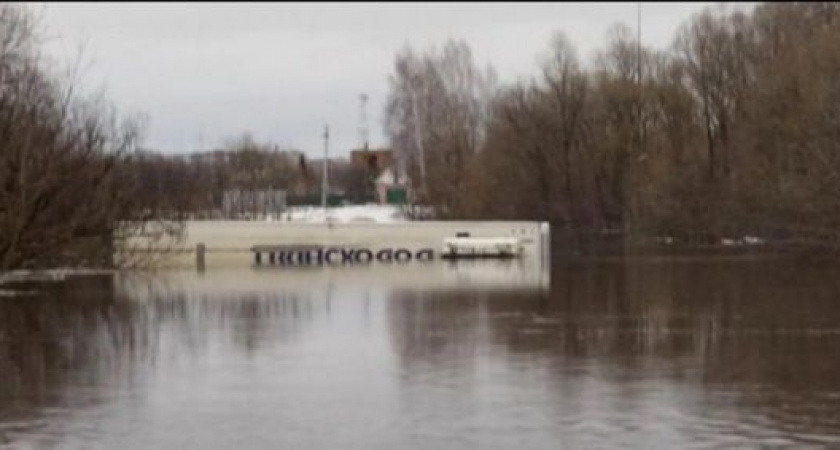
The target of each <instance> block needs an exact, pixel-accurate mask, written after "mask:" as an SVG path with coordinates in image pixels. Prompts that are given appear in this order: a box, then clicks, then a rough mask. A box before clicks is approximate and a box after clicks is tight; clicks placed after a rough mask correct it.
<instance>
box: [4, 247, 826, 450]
mask: <svg viewBox="0 0 840 450" xmlns="http://www.w3.org/2000/svg"><path fill="white" fill-rule="evenodd" d="M487 263H489V265H486V266H485V265H482V263H472V264H471V265H470V264H467V265H456V266H454V267H453V266H449V265H446V264H438V263H436V264H431V265H425V266H421V265H415V266H405V267H403V268H402V269H403V272H401V271H400V270H398V269H399V268H390V269H388V268H380V269H376V268H374V269H371V268H347V269H344V270H340V269H328V270H313V269H307V270H297V271H294V272H289V271H284V270H279V269H278V270H254V269H247V270H246V269H242V270H224V271H221V270H220V271H208V272H206V273H203V274H198V273H194V272H169V273H164V274H157V275H149V274H131V275H120V276H114V277H112V276H99V277H91V278H77V279H71V280H69V281H68V282H65V283H61V284H51V285H44V286H41V285H39V286H34V287H32V286H15V287H14V288H15V289H19V290H20V289H30V288H35V287H37V288H38V290H39V292H40V293H39V294H37V295H28V296H17V297H0V448H56V447H60V448H65V447H67V448H91V447H93V448H231V447H234V446H237V445H238V446H242V447H243V448H278V447H284V446H286V447H293V448H436V449H437V448H511V447H513V446H519V447H522V448H558V447H564V448H598V447H633V448H677V447H678V448H692V447H700V448H706V447H743V446H794V447H799V446H803V445H808V444H811V445H816V446H821V445H840V358H839V357H838V353H837V351H838V350H837V349H838V348H840V307H838V302H840V279H838V277H837V276H836V268H835V267H816V266H803V265H797V264H795V263H792V262H785V261H779V260H769V259H764V260H758V259H755V260H731V259H730V260H725V259H682V260H680V259H675V258H671V259H658V260H657V259H644V260H633V261H626V262H618V261H600V262H599V261H590V262H577V263H557V264H555V265H554V267H553V270H552V273H551V282H550V284H549V283H548V280H547V276H545V274H542V273H539V270H538V269H535V268H534V267H531V266H528V265H525V266H515V265H514V266H510V265H508V266H500V265H494V264H497V263H493V262H487Z"/></svg>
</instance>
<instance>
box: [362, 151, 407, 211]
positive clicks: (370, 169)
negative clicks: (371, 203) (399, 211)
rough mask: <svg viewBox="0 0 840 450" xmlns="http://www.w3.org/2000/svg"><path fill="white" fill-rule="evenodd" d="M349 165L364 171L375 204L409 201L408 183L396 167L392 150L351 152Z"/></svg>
mask: <svg viewBox="0 0 840 450" xmlns="http://www.w3.org/2000/svg"><path fill="white" fill-rule="evenodd" d="M350 164H351V165H352V166H353V167H356V168H358V169H363V170H365V171H366V173H367V174H368V179H369V183H370V187H371V188H372V189H373V192H372V194H373V196H374V197H375V198H376V201H377V203H379V204H381V205H384V204H392V205H393V204H404V203H406V202H407V201H408V200H409V197H410V183H409V180H408V177H407V176H406V174H405V171H404V170H402V169H401V168H399V167H398V166H399V164H398V163H397V159H396V155H395V154H394V151H393V150H389V149H379V150H370V149H361V150H352V151H351V152H350Z"/></svg>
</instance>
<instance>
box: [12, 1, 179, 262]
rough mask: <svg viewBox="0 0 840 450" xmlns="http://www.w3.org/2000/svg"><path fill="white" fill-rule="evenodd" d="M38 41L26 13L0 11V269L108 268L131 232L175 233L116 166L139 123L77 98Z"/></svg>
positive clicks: (125, 157) (126, 155)
mask: <svg viewBox="0 0 840 450" xmlns="http://www.w3.org/2000/svg"><path fill="white" fill-rule="evenodd" d="M42 37H43V36H42V35H41V34H40V30H39V27H38V23H37V20H36V18H35V17H34V16H33V15H32V14H31V13H30V12H29V11H28V10H26V9H25V8H24V7H22V6H19V5H13V4H2V5H0V272H2V271H5V270H9V269H19V268H41V267H55V266H68V265H70V266H75V265H88V266H102V265H111V264H112V263H113V260H112V255H113V248H114V245H119V244H120V243H123V242H127V240H128V239H130V238H131V237H132V236H136V235H138V234H142V233H149V232H150V230H151V229H152V228H154V229H155V230H156V231H155V232H156V233H158V235H160V236H161V237H162V238H164V237H169V236H175V235H177V233H178V227H177V223H176V224H175V226H172V224H171V223H168V221H167V220H166V218H161V217H152V216H149V215H147V214H145V212H146V211H148V210H150V209H153V206H154V203H155V202H156V201H157V200H156V199H155V198H154V197H151V196H148V195H144V192H143V191H142V190H141V189H139V187H140V186H139V185H138V184H137V183H136V182H135V180H136V177H134V176H133V174H131V173H128V172H126V170H125V169H126V168H127V166H126V163H127V162H128V161H129V160H130V158H131V155H132V153H133V151H134V149H135V146H136V143H137V140H138V138H139V136H140V131H141V129H142V126H141V125H142V121H141V120H139V119H138V118H136V117H123V116H120V115H118V114H117V113H116V111H115V110H114V108H113V107H112V106H111V105H110V104H109V103H108V102H107V101H105V99H104V98H102V97H101V96H83V95H80V94H79V93H78V92H77V91H78V83H77V82H76V81H77V78H76V77H75V76H74V75H76V74H74V73H73V72H70V73H68V74H63V73H62V72H60V71H58V70H57V69H56V66H55V64H52V63H51V61H49V60H48V59H47V58H45V57H44V56H43V55H42V52H41V46H40V44H41V42H42V40H41V39H42ZM149 219H154V223H151V222H147V220H149Z"/></svg>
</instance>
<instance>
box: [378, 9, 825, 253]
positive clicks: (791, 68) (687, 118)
mask: <svg viewBox="0 0 840 450" xmlns="http://www.w3.org/2000/svg"><path fill="white" fill-rule="evenodd" d="M633 34H634V33H633V32H632V31H631V29H630V28H629V27H627V26H624V25H617V26H615V27H614V28H612V29H611V31H610V34H609V39H608V43H607V45H606V48H604V49H603V50H602V51H600V52H598V54H597V56H596V57H595V58H594V59H593V61H591V62H590V63H589V64H583V63H582V62H581V60H580V58H579V57H578V56H577V52H576V50H575V48H574V46H573V45H572V44H571V43H570V42H569V40H568V39H567V38H565V37H564V35H563V34H562V33H558V34H556V36H555V38H554V39H553V40H552V42H551V43H550V47H549V50H550V57H548V58H547V59H546V61H545V62H544V63H543V64H542V65H541V67H539V72H538V74H536V75H535V76H533V77H532V78H531V79H530V80H527V81H519V82H516V83H513V84H508V85H499V83H498V82H497V81H496V79H495V76H494V74H493V71H492V68H488V69H481V68H479V66H478V64H476V62H475V61H474V59H473V57H472V54H471V52H470V48H469V46H468V45H467V43H465V42H463V41H457V40H450V41H448V42H446V43H445V45H443V47H442V48H431V49H428V50H427V51H425V52H417V51H415V50H414V49H411V48H407V49H405V50H404V51H402V52H401V53H399V54H398V55H397V56H396V61H395V65H394V72H393V74H392V76H391V78H390V91H389V98H388V102H387V106H386V110H385V126H386V132H387V135H388V137H389V139H390V142H391V145H392V146H393V148H394V149H395V150H396V151H398V153H399V155H400V159H401V162H402V164H404V165H405V167H407V170H408V173H409V176H410V178H411V180H412V184H413V187H414V190H415V199H416V200H417V201H418V202H420V203H426V204H429V205H432V206H434V208H435V210H436V211H437V213H438V215H439V217H442V218H473V219H491V218H492V219H530V220H545V221H550V222H551V223H552V225H553V230H555V232H557V233H560V234H562V235H565V236H567V237H569V238H570V239H572V240H578V241H581V240H584V239H585V237H586V236H591V235H592V234H593V233H594V234H600V235H603V234H605V233H611V234H616V235H619V236H623V237H624V238H625V239H632V238H636V237H638V238H644V237H668V238H669V239H674V240H680V241H683V242H689V243H708V242H719V240H720V239H721V238H724V237H737V236H745V235H751V236H761V237H763V238H765V239H775V240H785V241H788V242H800V243H808V244H815V245H819V246H832V247H833V246H836V245H837V244H838V243H840V231H838V230H840V227H838V225H840V224H838V222H840V82H838V80H840V5H837V4H834V3H785V4H776V3H771V4H761V5H758V6H756V7H755V8H753V9H752V10H750V11H747V12H745V11H738V10H729V9H725V8H723V7H714V8H707V9H706V10H704V11H702V12H700V13H698V14H696V15H695V16H693V17H692V18H691V19H690V20H689V21H688V22H687V23H685V24H683V25H682V26H681V27H680V29H679V31H678V32H677V35H676V37H675V38H674V39H673V42H672V44H671V45H670V46H669V47H668V48H667V49H666V50H654V49H652V48H648V47H644V46H641V45H639V43H638V42H637V40H636V38H635V36H634V35H633Z"/></svg>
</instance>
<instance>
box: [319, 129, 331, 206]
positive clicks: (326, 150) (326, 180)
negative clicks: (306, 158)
mask: <svg viewBox="0 0 840 450" xmlns="http://www.w3.org/2000/svg"><path fill="white" fill-rule="evenodd" d="M329 158H330V126H329V125H325V126H324V172H323V177H322V179H321V207H322V208H324V211H326V210H327V189H329V186H330V183H329V176H330V172H329V168H328V166H329V161H330V159H329Z"/></svg>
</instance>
